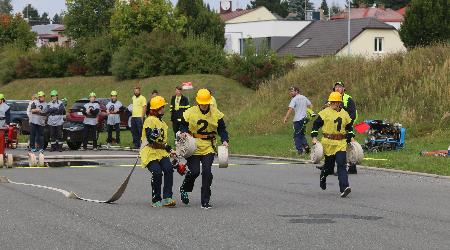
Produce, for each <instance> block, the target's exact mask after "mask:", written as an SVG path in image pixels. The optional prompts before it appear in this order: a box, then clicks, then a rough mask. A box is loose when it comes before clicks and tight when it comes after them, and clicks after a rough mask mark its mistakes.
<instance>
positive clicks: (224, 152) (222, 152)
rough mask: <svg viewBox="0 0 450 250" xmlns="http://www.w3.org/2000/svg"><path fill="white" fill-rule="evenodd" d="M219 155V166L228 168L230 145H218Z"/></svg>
mask: <svg viewBox="0 0 450 250" xmlns="http://www.w3.org/2000/svg"><path fill="white" fill-rule="evenodd" d="M217 156H218V160H219V168H227V167H228V147H226V146H218V147H217Z"/></svg>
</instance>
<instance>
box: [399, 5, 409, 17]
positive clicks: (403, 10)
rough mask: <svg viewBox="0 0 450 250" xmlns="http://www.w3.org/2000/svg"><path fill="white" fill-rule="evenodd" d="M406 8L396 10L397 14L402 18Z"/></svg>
mask: <svg viewBox="0 0 450 250" xmlns="http://www.w3.org/2000/svg"><path fill="white" fill-rule="evenodd" d="M407 8H408V7H403V8H401V9H398V10H397V13H399V14H400V15H402V16H404V15H405V14H406V9H407Z"/></svg>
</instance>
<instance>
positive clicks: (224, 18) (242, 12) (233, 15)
mask: <svg viewBox="0 0 450 250" xmlns="http://www.w3.org/2000/svg"><path fill="white" fill-rule="evenodd" d="M259 8H262V7H258V8H256V9H247V10H236V11H232V12H229V13H225V14H220V19H222V21H224V22H226V21H229V20H231V19H234V18H236V17H240V16H242V15H245V14H247V13H250V12H252V11H255V10H257V9H259Z"/></svg>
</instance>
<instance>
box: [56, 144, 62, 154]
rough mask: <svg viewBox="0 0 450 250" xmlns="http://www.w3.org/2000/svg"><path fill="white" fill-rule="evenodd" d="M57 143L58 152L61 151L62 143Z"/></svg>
mask: <svg viewBox="0 0 450 250" xmlns="http://www.w3.org/2000/svg"><path fill="white" fill-rule="evenodd" d="M57 145H58V151H59V152H62V151H63V145H62V143H58V144H57Z"/></svg>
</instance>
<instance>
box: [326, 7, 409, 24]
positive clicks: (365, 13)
mask: <svg viewBox="0 0 450 250" xmlns="http://www.w3.org/2000/svg"><path fill="white" fill-rule="evenodd" d="M350 18H351V19H358V18H376V19H377V20H380V21H382V22H403V15H402V14H401V12H399V11H395V10H393V9H383V8H374V7H371V8H353V9H351V11H350ZM339 19H348V10H347V9H346V10H343V11H341V12H339V13H338V14H336V15H334V16H332V17H331V20H339Z"/></svg>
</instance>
